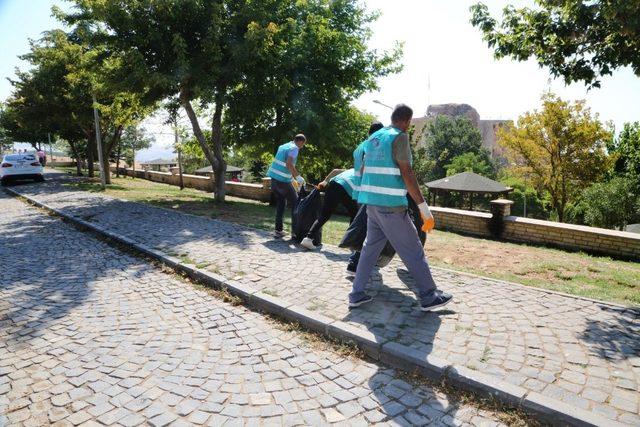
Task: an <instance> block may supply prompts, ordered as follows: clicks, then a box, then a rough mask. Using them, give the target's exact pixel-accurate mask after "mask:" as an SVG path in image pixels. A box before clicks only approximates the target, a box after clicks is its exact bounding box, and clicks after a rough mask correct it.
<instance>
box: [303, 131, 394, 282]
mask: <svg viewBox="0 0 640 427" xmlns="http://www.w3.org/2000/svg"><path fill="white" fill-rule="evenodd" d="M383 127H384V126H383V125H382V123H380V122H374V123H372V124H371V126H369V136H371V134H373V133H375V132H377V131H378V130H380V129H382V128H383ZM361 150H362V144H360V145H359V146H358V147H357V148H356V149H355V151H354V154H353V157H354V163H358V162H360V161H361V160H362V155H361V154H359V153H361ZM361 166H362V165H361V164H360V163H358V164H356V165H355V168H351V169H347V170H344V169H334V170H333V171H331V173H329V175H327V177H326V178H325V179H324V181H322V182H320V183H319V184H318V188H319V189H321V190H322V189H324V201H323V203H322V209H321V210H320V216H319V217H318V219H317V220H316V221H315V222H314V223H313V225H312V226H311V228H310V229H309V232H308V233H307V236H306V237H305V238H304V239H303V240H302V242H301V243H300V246H302V247H304V248H306V249H310V250H313V249H317V248H318V247H317V246H316V245H315V244H314V243H313V236H314V235H315V234H316V232H317V231H318V230H320V229H321V228H322V226H324V224H325V223H326V222H327V221H329V219H330V218H331V216H332V215H333V213H334V212H335V210H336V208H337V207H338V205H340V204H341V205H343V206H344V207H345V209H346V210H347V213H348V215H349V223H351V222H353V218H355V216H356V214H357V213H358V203H357V200H358V188H359V187H360V169H361ZM359 256H360V252H355V253H354V254H353V255H352V256H351V259H350V260H349V265H348V266H347V273H348V274H349V273H352V274H355V272H356V266H357V265H358V257H359Z"/></svg>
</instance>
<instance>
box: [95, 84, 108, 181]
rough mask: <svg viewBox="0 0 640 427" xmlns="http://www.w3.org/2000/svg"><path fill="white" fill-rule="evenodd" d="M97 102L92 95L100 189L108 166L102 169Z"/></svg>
mask: <svg viewBox="0 0 640 427" xmlns="http://www.w3.org/2000/svg"><path fill="white" fill-rule="evenodd" d="M97 103H98V101H96V96H95V94H94V95H93V120H94V121H95V125H96V143H97V144H98V162H99V163H100V185H101V186H102V189H103V190H104V189H105V188H106V187H107V176H106V174H108V173H109V170H108V169H109V168H108V167H107V170H106V171H105V170H104V166H103V163H102V162H103V160H102V157H103V154H104V153H103V152H102V139H101V138H100V118H99V116H98V109H97V108H96V104H97Z"/></svg>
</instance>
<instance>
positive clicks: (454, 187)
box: [427, 172, 513, 210]
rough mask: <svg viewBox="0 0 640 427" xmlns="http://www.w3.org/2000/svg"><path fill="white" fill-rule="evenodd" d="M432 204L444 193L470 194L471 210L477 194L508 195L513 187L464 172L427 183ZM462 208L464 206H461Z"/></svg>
mask: <svg viewBox="0 0 640 427" xmlns="http://www.w3.org/2000/svg"><path fill="white" fill-rule="evenodd" d="M427 187H428V188H429V198H430V199H431V204H432V205H433V206H435V205H436V200H437V196H439V195H442V194H444V193H461V194H463V195H464V194H468V195H469V210H473V197H474V195H476V194H491V195H492V196H494V197H506V195H507V194H509V193H510V192H511V191H513V188H511V187H506V186H505V185H503V184H502V183H500V182H498V181H494V180H492V179H489V178H487V177H484V176H482V175H478V174H477V173H473V172H462V173H459V174H456V175H452V176H447V177H445V178H442V179H437V180H435V181H431V182H428V183H427ZM460 208H462V206H460Z"/></svg>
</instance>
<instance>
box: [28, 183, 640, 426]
mask: <svg viewBox="0 0 640 427" xmlns="http://www.w3.org/2000/svg"><path fill="white" fill-rule="evenodd" d="M17 189H18V190H19V191H22V192H25V193H26V194H29V195H31V196H35V197H36V198H37V199H38V200H40V201H43V202H45V203H47V204H49V205H51V206H53V207H55V208H57V209H61V210H63V211H65V212H67V213H70V214H74V215H76V216H79V217H81V218H83V219H85V220H89V221H93V222H95V223H97V224H100V225H102V226H104V227H106V228H108V229H110V230H112V231H114V232H116V233H119V234H121V235H125V236H127V237H129V238H131V239H133V240H135V241H138V242H140V243H143V244H145V245H147V246H150V247H154V248H156V249H160V250H163V251H165V252H166V253H169V254H179V255H182V257H183V259H184V260H187V261H192V262H194V263H197V264H198V265H199V266H200V267H202V266H207V267H206V268H207V269H209V270H211V271H214V272H218V273H221V274H222V275H224V276H226V277H229V278H233V279H236V280H237V281H240V282H243V283H245V284H248V285H251V286H253V287H255V288H256V289H260V290H263V291H264V292H267V293H270V294H272V295H276V296H279V297H281V298H283V299H285V300H289V301H291V302H295V303H296V304H299V305H303V306H305V307H306V308H308V309H310V310H317V311H319V312H322V313H323V314H325V315H327V316H329V317H332V318H335V319H341V320H345V321H347V322H349V323H351V324H353V325H354V326H357V327H361V328H366V329H368V330H369V331H371V332H372V333H374V334H375V335H376V337H377V339H378V340H379V341H380V342H383V343H384V342H387V341H396V342H399V343H402V344H405V345H409V346H411V347H413V348H415V349H417V350H419V351H421V352H424V354H429V353H430V354H433V355H435V356H438V357H440V358H442V359H445V360H446V361H448V362H449V363H455V364H460V365H464V366H467V367H469V368H471V369H477V370H480V371H482V372H484V373H488V374H491V375H495V376H496V377H498V378H501V379H503V380H506V381H508V382H510V383H513V384H516V385H519V386H522V387H524V388H526V389H528V390H532V391H536V392H540V393H542V394H543V395H545V396H548V397H550V398H552V399H555V400H559V401H564V402H566V403H568V404H571V405H574V406H576V407H579V408H583V409H586V410H590V411H593V412H595V413H598V414H600V415H603V416H605V417H608V418H611V419H616V420H619V421H621V422H623V423H627V424H632V425H640V415H639V401H640V393H638V392H639V391H640V338H639V337H640V335H639V334H640V321H639V315H638V312H637V311H632V310H620V309H617V308H615V307H613V306H610V305H606V304H599V303H594V302H591V301H587V300H583V299H579V298H573V297H566V296H561V295H557V294H553V293H547V292H544V291H541V290H537V289H534V288H526V287H523V286H518V285H513V284H508V283H504V282H499V281H494V280H490V279H481V278H474V277H470V276H467V275H462V274H455V273H451V272H447V271H444V270H439V269H434V273H435V274H434V276H435V278H436V281H437V282H438V284H439V286H440V287H441V288H443V289H444V290H446V291H448V292H451V293H453V294H454V295H455V302H454V303H452V304H450V305H449V306H447V308H448V309H447V310H445V311H441V312H439V313H430V314H425V313H421V312H420V311H419V310H418V309H417V308H418V306H417V303H416V300H415V295H414V294H413V292H411V291H410V290H409V289H408V288H407V285H408V286H409V287H411V286H412V284H413V281H412V279H411V277H410V276H409V275H408V274H407V273H406V271H405V270H403V269H402V268H401V267H402V266H401V264H399V263H398V262H395V261H394V262H392V263H391V264H390V265H389V266H388V267H387V268H385V269H382V270H381V271H380V272H379V273H376V274H374V275H373V276H372V281H371V285H370V287H369V291H370V292H371V294H372V295H374V296H375V299H374V302H373V303H370V304H367V305H366V306H363V307H362V308H360V309H358V310H352V311H349V310H348V308H347V305H346V301H347V294H348V292H349V290H350V282H349V281H348V280H347V279H346V278H345V276H344V274H343V272H344V268H345V266H346V260H347V256H348V254H347V253H346V252H345V251H343V250H341V249H338V248H335V247H331V246H327V247H325V248H324V249H323V250H322V251H319V252H302V251H300V250H299V249H298V248H296V247H294V246H293V245H291V244H289V243H288V242H283V241H278V240H273V239H272V238H271V236H270V234H269V233H266V232H262V231H259V230H253V229H248V228H244V227H241V226H238V225H234V224H231V223H227V222H223V221H217V220H211V219H207V218H204V217H194V216H189V215H184V214H180V213H178V212H171V211H168V210H163V209H156V208H153V207H150V206H147V205H142V204H137V203H131V202H126V201H121V200H117V199H112V198H108V197H105V196H102V195H99V194H96V193H88V192H82V191H73V190H71V189H70V188H68V187H62V186H60V185H59V184H57V183H55V182H50V183H49V184H48V185H44V186H43V185H39V186H23V187H17Z"/></svg>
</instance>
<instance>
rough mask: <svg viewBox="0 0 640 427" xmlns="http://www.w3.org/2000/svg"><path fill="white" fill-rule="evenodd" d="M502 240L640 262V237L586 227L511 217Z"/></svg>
mask: <svg viewBox="0 0 640 427" xmlns="http://www.w3.org/2000/svg"><path fill="white" fill-rule="evenodd" d="M504 224H505V228H504V233H503V234H502V238H503V239H505V240H510V241H513V242H526V243H538V244H546V245H549V246H555V247H559V248H566V249H574V250H575V249H578V250H584V251H587V252H593V253H601V254H606V255H613V256H615V257H622V258H632V259H640V234H638V233H629V232H626V231H617V230H608V229H605V228H596V227H587V226H584V225H574V224H564V223H560V222H552V221H541V220H538V219H531V218H520V217H517V216H507V217H505V218H504Z"/></svg>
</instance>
